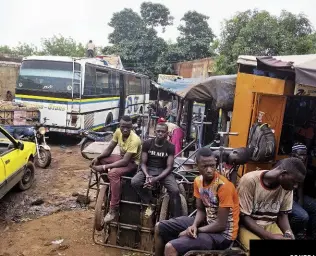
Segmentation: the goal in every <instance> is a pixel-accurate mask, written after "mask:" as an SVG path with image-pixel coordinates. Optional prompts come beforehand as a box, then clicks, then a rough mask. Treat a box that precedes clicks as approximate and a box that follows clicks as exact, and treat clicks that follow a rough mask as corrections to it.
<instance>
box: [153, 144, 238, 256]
mask: <svg viewBox="0 0 316 256" xmlns="http://www.w3.org/2000/svg"><path fill="white" fill-rule="evenodd" d="M196 162H197V167H198V170H199V173H200V174H201V175H200V176H198V177H197V178H196V179H195V180H194V196H195V198H196V207H197V213H196V216H195V218H193V217H187V216H183V217H178V218H174V219H169V220H165V221H161V222H158V223H157V224H156V230H155V255H156V256H158V255H159V256H160V255H166V256H177V255H184V254H185V253H186V252H188V251H191V250H224V249H227V248H228V247H229V246H230V245H231V244H232V243H233V241H234V240H235V239H236V237H237V233H238V221H239V200H238V195H237V191H236V189H235V187H234V185H233V184H232V183H231V182H230V181H228V180H227V179H226V178H225V177H223V176H221V175H220V174H219V173H218V172H217V171H216V160H215V157H214V156H213V152H212V151H211V150H210V149H209V148H201V149H200V150H199V151H198V152H197V154H196ZM164 244H166V245H165V246H164Z"/></svg>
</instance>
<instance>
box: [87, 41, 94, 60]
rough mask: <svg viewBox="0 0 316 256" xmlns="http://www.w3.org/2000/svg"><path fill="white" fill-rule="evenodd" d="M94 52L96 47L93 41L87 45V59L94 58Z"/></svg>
mask: <svg viewBox="0 0 316 256" xmlns="http://www.w3.org/2000/svg"><path fill="white" fill-rule="evenodd" d="M94 50H95V45H94V43H93V42H92V40H90V41H89V43H88V44H87V57H88V58H93V57H94Z"/></svg>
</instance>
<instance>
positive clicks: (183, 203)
mask: <svg viewBox="0 0 316 256" xmlns="http://www.w3.org/2000/svg"><path fill="white" fill-rule="evenodd" d="M180 198H181V211H182V215H183V216H188V204H187V200H186V199H185V197H184V196H183V195H182V194H180Z"/></svg>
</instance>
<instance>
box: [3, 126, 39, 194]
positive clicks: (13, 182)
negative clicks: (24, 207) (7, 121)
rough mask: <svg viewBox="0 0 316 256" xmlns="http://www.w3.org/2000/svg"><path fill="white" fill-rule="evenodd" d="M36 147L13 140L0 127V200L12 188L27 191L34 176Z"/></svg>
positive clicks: (30, 143) (32, 144) (29, 143)
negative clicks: (15, 187)
mask: <svg viewBox="0 0 316 256" xmlns="http://www.w3.org/2000/svg"><path fill="white" fill-rule="evenodd" d="M35 154H36V145H35V143H33V142H25V141H23V142H22V141H19V140H15V139H14V138H13V137H12V136H11V135H10V134H9V133H8V132H7V131H6V130H4V129H3V128H2V127H1V126H0V199H1V198H2V197H3V196H4V195H5V194H6V193H7V192H8V191H9V190H10V189H11V188H13V187H14V186H17V187H18V188H19V189H20V190H22V191H23V190H27V189H29V188H30V187H31V186H32V184H33V182H34V176H35V167H34V164H33V160H34V157H35Z"/></svg>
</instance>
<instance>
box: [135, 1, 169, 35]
mask: <svg viewBox="0 0 316 256" xmlns="http://www.w3.org/2000/svg"><path fill="white" fill-rule="evenodd" d="M140 14H141V17H142V19H143V21H144V23H145V24H146V25H147V26H149V27H151V28H154V27H158V26H161V27H162V29H163V32H164V31H165V29H166V27H167V26H170V25H172V24H173V19H174V18H173V17H172V16H171V15H170V11H169V9H168V8H167V7H166V6H164V5H162V4H154V3H152V2H143V3H142V4H141V6H140Z"/></svg>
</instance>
